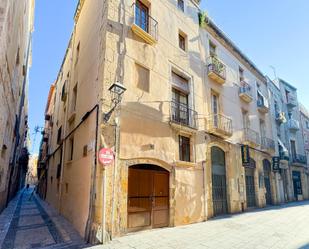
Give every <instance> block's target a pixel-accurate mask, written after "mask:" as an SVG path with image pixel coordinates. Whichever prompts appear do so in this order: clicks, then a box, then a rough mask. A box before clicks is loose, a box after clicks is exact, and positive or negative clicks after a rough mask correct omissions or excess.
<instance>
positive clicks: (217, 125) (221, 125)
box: [206, 114, 233, 135]
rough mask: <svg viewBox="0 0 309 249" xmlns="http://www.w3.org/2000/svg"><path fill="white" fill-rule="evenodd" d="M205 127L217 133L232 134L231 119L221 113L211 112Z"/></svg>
mask: <svg viewBox="0 0 309 249" xmlns="http://www.w3.org/2000/svg"><path fill="white" fill-rule="evenodd" d="M206 129H207V130H208V131H209V132H214V133H217V134H222V135H232V133H233V125H232V120H231V119H230V118H228V117H226V116H224V115H222V114H212V115H210V116H208V118H207V127H206Z"/></svg>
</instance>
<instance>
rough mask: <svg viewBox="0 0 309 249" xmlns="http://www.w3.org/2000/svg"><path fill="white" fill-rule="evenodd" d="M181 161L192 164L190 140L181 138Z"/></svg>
mask: <svg viewBox="0 0 309 249" xmlns="http://www.w3.org/2000/svg"><path fill="white" fill-rule="evenodd" d="M179 160H180V161H184V162H190V138H188V137H184V136H179Z"/></svg>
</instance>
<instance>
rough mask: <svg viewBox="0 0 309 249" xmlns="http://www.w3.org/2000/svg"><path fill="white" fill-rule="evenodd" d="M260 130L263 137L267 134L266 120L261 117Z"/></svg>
mask: <svg viewBox="0 0 309 249" xmlns="http://www.w3.org/2000/svg"><path fill="white" fill-rule="evenodd" d="M260 131H261V137H265V136H266V129H265V122H264V120H262V119H260Z"/></svg>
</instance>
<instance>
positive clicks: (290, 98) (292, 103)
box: [286, 93, 297, 108]
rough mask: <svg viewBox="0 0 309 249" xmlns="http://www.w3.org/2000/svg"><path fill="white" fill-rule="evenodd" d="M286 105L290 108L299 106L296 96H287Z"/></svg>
mask: <svg viewBox="0 0 309 249" xmlns="http://www.w3.org/2000/svg"><path fill="white" fill-rule="evenodd" d="M286 104H287V106H288V107H290V108H293V107H295V106H297V100H296V98H295V96H294V95H292V94H291V93H289V94H287V96H286Z"/></svg>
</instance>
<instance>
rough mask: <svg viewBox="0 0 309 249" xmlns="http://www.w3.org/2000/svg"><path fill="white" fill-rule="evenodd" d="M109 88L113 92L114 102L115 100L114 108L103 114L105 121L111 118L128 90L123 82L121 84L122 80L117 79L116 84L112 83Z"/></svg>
mask: <svg viewBox="0 0 309 249" xmlns="http://www.w3.org/2000/svg"><path fill="white" fill-rule="evenodd" d="M108 90H109V91H110V93H111V94H112V102H113V107H112V109H110V111H109V112H107V113H104V115H103V120H104V122H105V123H107V122H108V120H109V119H110V117H111V115H112V113H113V112H114V110H115V109H116V107H117V106H118V104H119V103H120V102H121V100H122V96H123V94H124V92H125V91H126V90H127V89H126V88H125V87H124V85H123V84H121V83H120V82H118V81H116V82H115V83H114V84H112V85H111V86H110V87H109V88H108Z"/></svg>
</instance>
